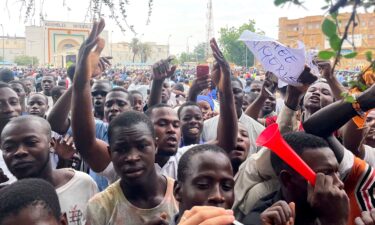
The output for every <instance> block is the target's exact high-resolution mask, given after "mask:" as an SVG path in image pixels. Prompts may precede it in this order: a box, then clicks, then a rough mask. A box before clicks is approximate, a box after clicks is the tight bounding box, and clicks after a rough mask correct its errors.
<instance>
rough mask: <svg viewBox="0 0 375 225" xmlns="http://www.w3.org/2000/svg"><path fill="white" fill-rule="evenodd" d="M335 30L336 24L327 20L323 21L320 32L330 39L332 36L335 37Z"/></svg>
mask: <svg viewBox="0 0 375 225" xmlns="http://www.w3.org/2000/svg"><path fill="white" fill-rule="evenodd" d="M336 28H337V27H336V24H335V23H334V22H333V21H332V20H330V19H328V18H325V19H324V21H323V24H322V31H323V33H324V34H325V35H326V36H327V37H329V38H331V37H333V36H334V35H336V36H337V34H336Z"/></svg>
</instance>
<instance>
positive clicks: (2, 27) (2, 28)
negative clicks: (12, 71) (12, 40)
mask: <svg viewBox="0 0 375 225" xmlns="http://www.w3.org/2000/svg"><path fill="white" fill-rule="evenodd" d="M0 26H1V30H2V31H3V65H4V61H5V49H4V48H5V42H4V41H5V36H4V26H3V24H0Z"/></svg>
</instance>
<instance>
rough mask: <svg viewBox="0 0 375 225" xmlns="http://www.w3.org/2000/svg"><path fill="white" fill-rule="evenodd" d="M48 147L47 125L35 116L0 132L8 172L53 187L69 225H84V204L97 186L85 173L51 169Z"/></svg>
mask: <svg viewBox="0 0 375 225" xmlns="http://www.w3.org/2000/svg"><path fill="white" fill-rule="evenodd" d="M51 145H52V142H51V127H50V125H49V124H48V122H47V121H46V120H45V119H42V118H40V117H36V116H22V117H17V118H14V119H12V120H11V121H10V122H8V124H7V125H6V126H5V127H4V129H3V131H2V133H1V149H2V153H3V157H4V161H5V163H6V165H7V167H8V169H9V170H10V172H11V173H12V174H13V175H14V176H15V177H16V178H17V179H18V180H20V179H24V178H31V177H34V178H41V179H44V180H46V181H48V182H50V183H51V184H52V185H53V186H54V187H55V188H56V192H57V194H58V197H59V201H60V205H61V209H62V212H63V213H66V215H67V219H68V223H69V225H78V224H85V219H86V207H87V202H88V200H89V199H90V198H91V197H92V196H93V195H94V194H96V193H97V192H98V187H97V186H96V184H95V182H94V181H93V180H92V178H91V177H90V176H89V175H87V174H85V173H82V172H79V171H74V170H72V169H52V166H51V161H50V152H49V149H50V147H51Z"/></svg>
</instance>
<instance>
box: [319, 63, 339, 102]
mask: <svg viewBox="0 0 375 225" xmlns="http://www.w3.org/2000/svg"><path fill="white" fill-rule="evenodd" d="M317 63H318V66H319V69H320V71H321V73H322V76H323V77H324V78H326V80H327V83H328V85H329V87H330V88H331V90H332V93H333V96H334V97H335V99H336V100H340V99H342V96H341V93H343V92H345V91H346V88H345V87H344V86H343V85H342V84H341V83H340V82H339V81H338V80H337V78H336V76H335V75H334V74H333V73H332V67H331V64H330V62H327V61H318V62H317Z"/></svg>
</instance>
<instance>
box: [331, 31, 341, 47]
mask: <svg viewBox="0 0 375 225" xmlns="http://www.w3.org/2000/svg"><path fill="white" fill-rule="evenodd" d="M329 45H330V46H331V48H332V49H333V50H335V51H338V50H339V49H340V45H341V39H340V38H339V36H337V34H334V35H333V36H331V37H329Z"/></svg>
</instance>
